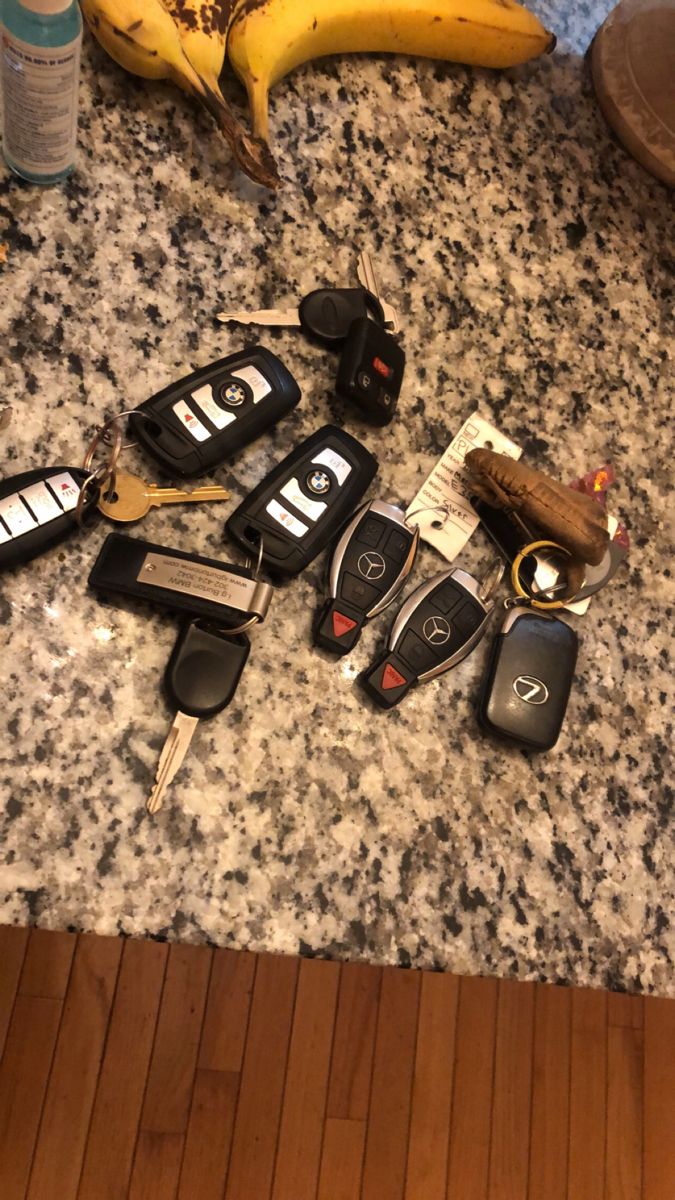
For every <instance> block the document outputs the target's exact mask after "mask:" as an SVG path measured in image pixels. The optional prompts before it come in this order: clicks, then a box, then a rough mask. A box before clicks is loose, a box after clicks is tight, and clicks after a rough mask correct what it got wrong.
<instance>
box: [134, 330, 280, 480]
mask: <svg viewBox="0 0 675 1200" xmlns="http://www.w3.org/2000/svg"><path fill="white" fill-rule="evenodd" d="M299 399H300V388H299V387H298V385H297V383H296V382H295V379H294V378H293V376H292V375H291V373H290V371H288V370H287V368H286V367H285V366H284V364H283V363H282V362H281V359H279V358H277V356H276V354H272V352H271V351H270V350H267V349H265V347H264V346H251V347H249V348H248V349H246V350H244V351H243V352H242V353H241V354H231V355H230V356H229V357H228V358H221V359H219V360H218V362H214V363H210V365H209V366H207V367H202V368H201V369H200V370H199V371H195V372H194V373H193V374H192V375H188V376H186V377H185V378H184V379H179V380H177V382H176V383H172V384H170V385H169V386H168V387H166V388H164V389H163V390H162V391H161V392H157V394H156V395H155V396H151V397H150V399H149V400H146V401H145V402H144V403H143V404H141V405H139V407H138V408H137V410H136V412H135V413H133V414H132V415H131V416H130V418H129V427H130V429H131V431H132V433H133V435H134V437H135V438H136V439H137V440H138V441H139V442H140V444H141V445H142V446H143V449H144V450H147V452H148V454H150V455H151V457H152V458H154V459H155V460H156V461H157V462H158V463H161V465H162V466H163V467H164V468H165V469H166V470H167V472H168V473H169V474H171V475H173V476H175V475H184V476H188V477H190V478H195V477H197V476H198V475H204V474H205V473H206V472H207V471H212V470H213V468H214V467H217V466H219V465H220V464H221V463H223V462H225V461H226V460H227V459H229V458H231V457H232V455H233V454H235V453H236V452H237V451H238V450H241V449H242V447H243V446H247V445H248V444H249V442H252V441H254V440H255V438H257V437H260V434H261V433H264V432H265V430H266V429H269V427H270V426H271V425H276V423H277V421H279V420H280V419H281V418H282V417H285V416H286V414H287V413H289V412H290V411H291V409H293V408H295V406H296V404H297V403H298V401H299Z"/></svg>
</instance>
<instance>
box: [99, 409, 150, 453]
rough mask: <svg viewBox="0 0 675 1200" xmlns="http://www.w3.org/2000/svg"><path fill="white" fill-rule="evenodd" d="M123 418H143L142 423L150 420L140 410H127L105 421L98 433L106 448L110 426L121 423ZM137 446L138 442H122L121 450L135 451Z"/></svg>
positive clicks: (108, 443) (108, 441) (108, 442)
mask: <svg viewBox="0 0 675 1200" xmlns="http://www.w3.org/2000/svg"><path fill="white" fill-rule="evenodd" d="M125 417H143V420H144V421H151V420H152V417H149V416H148V414H147V413H144V412H142V410H141V409H140V408H127V409H125V410H124V412H121V413H116V414H115V416H114V417H111V418H110V420H109V421H106V423H105V425H101V427H100V431H99V432H100V434H101V441H102V442H105V444H106V446H109V445H110V440H111V438H110V427H111V425H114V424H115V422H116V421H122V420H123V419H124V418H125ZM137 445H138V442H123V444H122V446H121V450H135V448H136V446H137Z"/></svg>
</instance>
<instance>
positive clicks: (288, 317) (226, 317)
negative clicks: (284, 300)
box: [216, 308, 300, 326]
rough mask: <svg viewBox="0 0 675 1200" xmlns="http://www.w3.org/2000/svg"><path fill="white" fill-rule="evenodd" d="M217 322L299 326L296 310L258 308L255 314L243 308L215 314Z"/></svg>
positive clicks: (298, 316) (298, 315)
mask: <svg viewBox="0 0 675 1200" xmlns="http://www.w3.org/2000/svg"><path fill="white" fill-rule="evenodd" d="M216 320H217V321H223V322H227V321H235V322H236V323H237V325H280V326H284V325H299V324H300V314H299V312H298V310H297V308H259V309H257V310H256V311H255V312H245V311H244V309H243V308H239V309H235V310H234V311H233V312H219V313H216Z"/></svg>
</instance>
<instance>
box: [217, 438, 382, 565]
mask: <svg viewBox="0 0 675 1200" xmlns="http://www.w3.org/2000/svg"><path fill="white" fill-rule="evenodd" d="M376 472H377V459H376V458H375V457H374V455H372V454H371V453H370V451H369V450H366V448H365V446H362V445H361V443H360V442H357V440H356V438H353V437H351V435H350V434H348V433H345V431H344V430H343V429H338V428H337V426H335V425H324V426H323V428H322V429H318V430H317V431H316V433H313V434H311V436H310V437H308V438H307V439H306V440H305V441H304V442H302V443H301V444H300V445H299V446H296V448H295V450H292V451H291V453H290V454H289V455H288V456H287V457H286V458H285V459H283V461H282V462H280V463H278V464H277V466H276V467H274V468H273V469H272V470H271V471H270V473H269V475H267V476H266V478H265V479H263V480H262V482H261V483H259V484H258V486H257V487H255V488H254V489H253V491H252V492H251V493H250V494H249V495H248V496H247V497H246V498H245V499H244V500H243V501H242V503H241V504H240V505H239V507H238V508H237V509H235V511H234V512H233V513H232V515H231V516H230V518H229V519H228V521H227V522H226V525H225V529H226V531H227V533H228V534H229V535H230V537H231V538H232V539H233V541H235V542H236V543H237V545H238V546H240V547H241V548H242V549H243V550H244V551H245V553H246V554H248V555H249V557H250V558H253V559H254V560H255V559H256V558H257V557H258V555H259V554H260V552H261V550H262V553H261V564H262V565H263V566H264V567H265V568H266V569H267V570H268V571H270V572H271V573H272V574H273V575H282V576H290V575H298V574H299V573H300V571H303V570H304V569H305V567H306V566H307V565H308V564H309V563H310V562H311V561H312V559H314V558H316V556H317V554H319V553H320V551H321V550H323V549H324V547H325V546H326V545H327V544H328V542H329V541H330V540H331V538H332V537H334V535H335V534H336V533H337V531H338V529H339V528H340V526H341V525H342V523H343V522H344V520H345V518H346V517H348V516H349V514H350V512H352V510H353V509H354V507H355V506H356V505H357V504H358V502H359V500H360V499H361V497H362V496H363V493H364V492H365V490H366V488H367V487H368V485H369V484H370V482H371V480H372V479H373V477H374V475H375V473H376Z"/></svg>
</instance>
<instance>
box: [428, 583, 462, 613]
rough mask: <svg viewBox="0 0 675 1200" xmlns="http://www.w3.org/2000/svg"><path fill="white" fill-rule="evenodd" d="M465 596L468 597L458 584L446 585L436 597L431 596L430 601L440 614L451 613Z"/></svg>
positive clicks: (439, 590)
mask: <svg viewBox="0 0 675 1200" xmlns="http://www.w3.org/2000/svg"><path fill="white" fill-rule="evenodd" d="M464 596H466V592H463V591H462V589H461V588H458V587H457V586H456V584H454V583H446V584H445V585H444V586H443V587H442V588H439V589H438V591H437V592H436V593H435V595H433V596H429V600H430V602H431V604H433V606H434V608H437V609H438V611H439V612H442V613H449V612H451V610H452V609H453V608H454V607H455V605H456V604H457V603H458V602H459V601H460V600H462V599H463V598H464Z"/></svg>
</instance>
